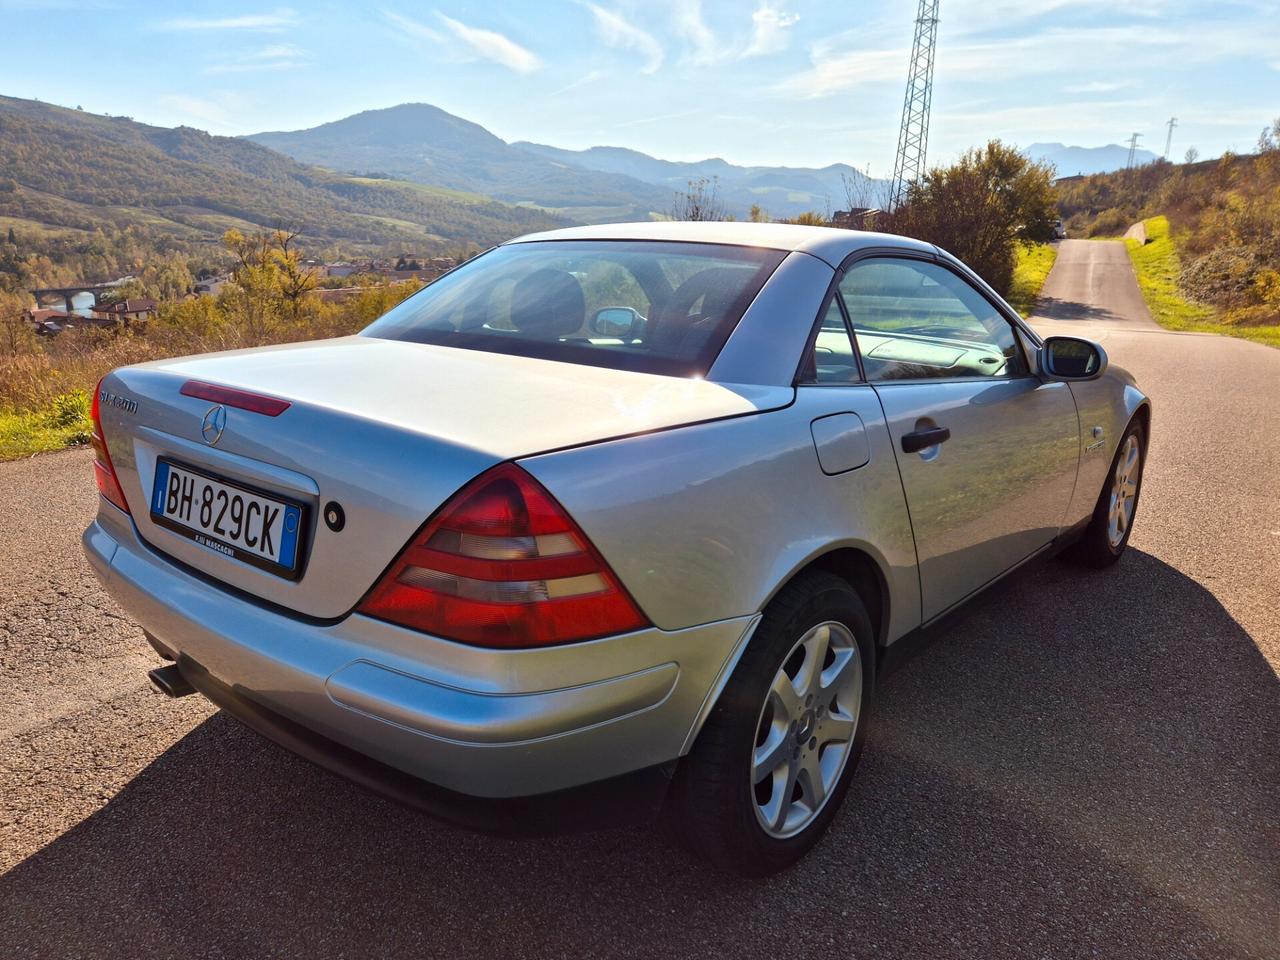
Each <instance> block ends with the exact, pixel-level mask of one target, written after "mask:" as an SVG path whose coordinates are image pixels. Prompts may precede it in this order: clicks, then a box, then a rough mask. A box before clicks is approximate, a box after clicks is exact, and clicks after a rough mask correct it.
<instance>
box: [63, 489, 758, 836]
mask: <svg viewBox="0 0 1280 960" xmlns="http://www.w3.org/2000/svg"><path fill="white" fill-rule="evenodd" d="M83 541H84V547H85V552H86V555H87V556H88V558H89V560H90V563H91V564H92V566H93V567H94V569H95V571H96V572H97V574H98V576H99V578H100V579H101V580H102V582H103V583H104V585H105V586H106V588H107V590H108V591H109V592H110V593H111V594H112V596H114V597H115V598H116V599H117V600H118V601H119V603H120V604H121V606H123V607H124V608H125V610H127V611H128V612H129V613H130V614H131V615H132V616H133V617H134V618H135V619H136V620H137V621H138V622H139V623H140V624H141V625H142V627H143V628H144V629H145V630H146V631H147V633H148V634H150V635H151V636H152V637H153V638H154V641H155V642H156V643H158V644H159V645H160V646H161V647H163V648H164V649H166V650H168V651H170V652H171V653H172V654H173V655H174V656H175V657H176V658H177V659H178V662H179V665H180V667H181V668H182V669H183V673H184V675H187V676H188V678H189V679H190V681H191V682H192V685H193V686H195V687H196V688H197V689H198V690H200V691H201V692H202V693H204V694H205V695H206V696H208V697H209V699H210V700H213V701H214V702H215V703H217V704H218V705H219V706H222V707H224V708H225V709H227V710H228V711H229V712H231V713H233V714H236V715H237V716H239V717H240V718H241V719H243V720H245V722H246V723H248V724H249V725H250V726H253V727H255V728H256V729H259V730H260V731H261V732H263V733H265V734H267V735H268V736H271V737H272V738H273V739H277V740H279V741H281V742H283V743H284V745H285V746H287V747H290V749H294V750H295V751H296V752H299V753H303V754H304V755H308V756H309V757H310V758H311V759H313V760H316V761H317V762H321V763H322V764H323V765H325V766H328V767H330V768H332V769H338V770H339V772H342V773H344V774H345V775H347V776H351V777H353V778H354V779H358V780H359V779H362V777H361V776H358V775H355V774H354V773H353V771H354V769H355V766H356V764H354V763H353V762H348V761H352V760H353V758H354V757H365V758H369V759H370V760H372V761H375V762H376V763H377V764H379V765H381V766H382V767H386V768H390V770H391V771H393V772H394V771H398V772H399V773H401V774H408V775H409V777H411V778H413V779H414V780H420V781H426V784H430V785H434V786H435V787H437V788H440V790H442V791H444V793H441V794H440V796H444V795H445V794H446V793H453V794H462V795H465V796H468V797H472V798H476V797H479V798H523V797H530V796H534V795H539V794H550V793H553V792H556V791H561V790H566V789H569V788H573V787H579V786H581V785H584V784H590V783H596V782H598V781H605V780H611V779H613V778H615V777H619V776H622V775H624V774H630V773H633V772H635V771H642V770H647V769H650V768H657V767H661V766H662V765H664V764H669V763H670V762H671V761H673V760H675V759H676V758H678V757H679V756H680V755H681V754H682V753H684V752H686V751H687V749H688V747H689V745H690V744H691V743H692V740H693V737H694V736H695V735H696V732H697V730H698V728H699V727H700V725H701V722H702V720H703V719H704V718H705V715H706V712H707V711H708V710H709V709H710V706H711V705H712V703H713V702H714V698H715V695H716V694H717V693H718V691H719V689H720V685H721V684H722V683H723V680H724V679H725V678H726V677H727V675H728V673H729V671H731V670H732V666H733V664H734V663H735V662H736V659H737V656H738V654H739V653H740V652H741V649H742V645H743V644H744V643H745V641H746V638H747V637H748V636H749V633H750V629H751V627H752V626H753V624H754V620H753V619H752V618H745V617H744V618H738V619H734V620H729V621H722V622H719V623H713V624H707V625H703V626H700V627H694V628H690V629H687V630H681V631H662V630H657V629H649V630H643V631H639V632H636V633H633V634H628V635H626V636H621V637H610V638H607V639H604V640H597V641H592V642H588V643H579V644H571V645H567V646H563V647H550V648H546V649H541V650H519V651H503V650H485V649H480V648H477V647H468V646H465V645H462V644H458V643H454V642H452V641H448V640H442V639H440V638H437V637H431V636H427V635H424V634H421V633H417V632H415V631H411V630H406V629H403V628H400V627H396V626H393V625H391V624H387V623H383V622H381V621H378V620H374V619H372V618H369V617H363V616H360V615H355V614H353V615H350V616H348V617H346V618H345V619H343V620H341V621H338V622H335V623H316V622H308V621H305V620H302V619H300V618H298V617H295V616H290V615H287V614H285V613H283V612H280V611H279V610H277V609H274V608H268V607H266V606H263V605H260V604H258V603H255V602H253V601H251V600H249V599H244V598H242V597H239V596H237V595H235V594H232V593H231V592H229V591H227V590H224V589H222V588H220V587H218V586H215V585H214V584H212V583H211V582H209V581H207V580H206V579H204V578H203V577H201V576H199V575H197V574H194V573H192V572H189V571H187V570H185V569H184V568H181V567H179V566H178V565H176V564H174V563H173V562H171V561H169V560H167V559H165V558H164V557H162V556H160V555H158V554H157V553H156V552H154V551H153V550H152V549H151V548H149V547H148V546H146V545H145V544H144V543H142V542H141V541H140V540H139V539H138V537H137V534H136V532H135V530H134V527H133V524H132V523H131V521H130V520H129V518H128V517H127V516H126V515H125V514H124V513H122V512H120V511H118V510H116V509H115V508H114V507H111V506H110V505H104V506H103V507H102V509H101V513H100V516H99V518H98V520H97V521H96V522H95V523H93V524H91V525H90V527H89V528H88V529H87V530H86V531H85V534H84V537H83ZM258 711H260V712H261V716H266V717H270V718H274V719H272V722H271V723H270V724H265V723H264V722H255V721H254V720H251V719H250V717H253V716H257V712H258ZM260 719H261V718H260V717H259V720H260ZM265 726H270V727H272V729H273V730H276V731H280V730H283V731H286V733H285V734H279V735H277V734H276V733H273V732H272V731H271V730H268V729H264V727H265ZM304 732H305V733H306V734H307V735H308V736H303V735H302V733H304ZM311 737H314V738H319V739H316V740H315V741H314V744H318V746H315V747H314V749H313V748H305V749H304V748H303V747H302V746H301V744H302V743H303V742H304V741H306V740H308V739H309V738H311ZM331 747H332V748H331ZM321 754H327V755H329V756H331V757H332V756H342V757H344V758H345V759H344V760H343V761H342V762H325V761H324V760H322V759H321V756H320V755H321ZM366 779H367V778H366ZM394 779H395V778H394V777H391V780H394ZM367 785H371V786H373V785H375V784H373V783H371V782H370V783H368V784H367ZM382 792H384V793H385V792H388V791H387V790H386V789H382ZM392 792H393V793H394V791H392ZM402 792H403V791H402ZM411 792H412V791H411ZM419 792H420V791H419ZM428 792H430V791H428ZM400 799H405V797H403V796H402V797H400ZM414 805H417V806H424V804H423V803H415V804H414ZM425 805H427V806H430V804H425ZM437 806H439V805H437ZM433 812H437V813H443V812H444V811H442V810H434V811H433ZM445 815H446V817H447V818H448V819H458V817H456V816H448V815H447V814H445Z"/></svg>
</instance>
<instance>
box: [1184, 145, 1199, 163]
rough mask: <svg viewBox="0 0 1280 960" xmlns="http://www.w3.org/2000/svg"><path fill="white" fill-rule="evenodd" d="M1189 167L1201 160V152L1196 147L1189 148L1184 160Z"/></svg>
mask: <svg viewBox="0 0 1280 960" xmlns="http://www.w3.org/2000/svg"><path fill="white" fill-rule="evenodd" d="M1182 159H1183V160H1185V161H1186V162H1187V164H1188V165H1190V164H1193V163H1195V162H1196V161H1197V160H1199V159H1200V151H1199V150H1197V149H1196V148H1195V147H1187V152H1186V154H1185V155H1184V156H1183V158H1182Z"/></svg>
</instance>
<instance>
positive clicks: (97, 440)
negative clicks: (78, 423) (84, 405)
mask: <svg viewBox="0 0 1280 960" xmlns="http://www.w3.org/2000/svg"><path fill="white" fill-rule="evenodd" d="M101 395H102V381H101V380H99V381H98V385H97V386H96V387H95V388H94V390H93V407H92V417H93V433H92V434H91V435H90V437H89V442H90V443H91V444H93V478H94V479H95V480H96V481H97V483H98V492H99V493H101V494H102V495H103V496H104V497H106V498H107V499H108V500H110V501H111V502H112V503H114V504H115V505H116V506H117V507H119V508H120V509H121V510H123V511H124V512H125V513H128V512H129V504H128V502H127V501H126V500H125V498H124V491H123V490H121V489H120V481H119V480H118V479H116V468H115V467H113V466H112V465H111V454H110V453H108V452H107V440H106V435H105V434H104V433H103V432H102V414H101V413H100V412H99V410H98V406H99V403H98V398H99V397H100V396H101Z"/></svg>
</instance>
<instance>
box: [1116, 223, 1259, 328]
mask: <svg viewBox="0 0 1280 960" xmlns="http://www.w3.org/2000/svg"><path fill="white" fill-rule="evenodd" d="M1145 223H1146V226H1147V243H1145V244H1142V243H1139V242H1138V241H1137V240H1126V241H1125V245H1126V246H1127V247H1128V249H1129V257H1130V259H1132V260H1133V267H1134V271H1135V272H1136V273H1137V275H1138V286H1139V287H1141V288H1142V296H1143V298H1144V299H1145V300H1146V301H1147V306H1148V307H1149V308H1150V309H1151V315H1152V316H1153V317H1155V319H1156V322H1157V323H1159V324H1160V325H1161V326H1162V327H1166V328H1168V329H1170V330H1188V331H1194V332H1197V333H1221V334H1225V335H1226V336H1229V337H1240V338H1241V339H1244V340H1253V341H1255V342H1257V343H1265V344H1267V345H1268V346H1272V347H1280V326H1276V325H1275V324H1268V325H1258V326H1246V325H1243V324H1233V323H1224V322H1223V319H1224V314H1223V313H1222V312H1220V311H1218V310H1216V309H1215V308H1213V307H1210V306H1206V305H1204V304H1199V303H1192V302H1191V301H1189V300H1187V299H1186V298H1185V297H1184V296H1183V295H1182V291H1181V290H1180V289H1179V288H1178V277H1179V276H1180V275H1181V272H1182V265H1181V262H1180V259H1179V256H1178V249H1177V246H1176V245H1175V243H1174V240H1173V238H1172V237H1171V236H1170V234H1169V221H1168V219H1167V218H1165V217H1152V218H1151V219H1149V220H1147V221H1145Z"/></svg>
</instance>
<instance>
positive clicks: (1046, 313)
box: [1032, 295, 1130, 323]
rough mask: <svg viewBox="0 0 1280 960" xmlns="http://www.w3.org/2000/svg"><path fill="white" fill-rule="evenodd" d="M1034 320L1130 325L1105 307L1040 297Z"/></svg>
mask: <svg viewBox="0 0 1280 960" xmlns="http://www.w3.org/2000/svg"><path fill="white" fill-rule="evenodd" d="M1032 318H1033V319H1040V320H1104V321H1110V322H1112V323H1129V322H1130V321H1127V320H1126V319H1125V318H1124V317H1122V316H1120V315H1118V314H1115V313H1112V312H1111V311H1110V310H1107V309H1104V308H1103V307H1099V306H1095V305H1094V304H1091V303H1081V302H1080V301H1078V300H1061V299H1059V298H1058V297H1046V296H1043V295H1042V296H1040V297H1038V298H1037V299H1036V303H1035V309H1034V310H1033V311H1032Z"/></svg>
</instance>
